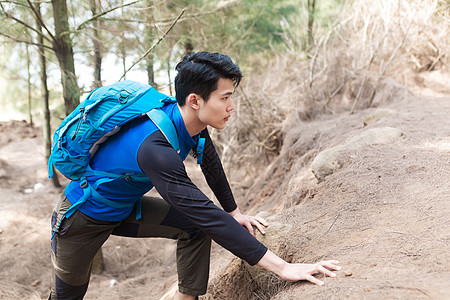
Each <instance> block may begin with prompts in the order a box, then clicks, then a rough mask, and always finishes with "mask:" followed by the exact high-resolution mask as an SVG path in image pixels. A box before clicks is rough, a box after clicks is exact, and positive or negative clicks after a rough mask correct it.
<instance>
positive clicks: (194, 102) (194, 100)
mask: <svg viewBox="0 0 450 300" xmlns="http://www.w3.org/2000/svg"><path fill="white" fill-rule="evenodd" d="M200 99H201V97H200V96H199V95H198V94H195V93H191V94H189V95H188V96H187V97H186V104H187V105H189V106H190V107H192V108H193V109H195V110H198V109H199V108H200V103H199V102H200Z"/></svg>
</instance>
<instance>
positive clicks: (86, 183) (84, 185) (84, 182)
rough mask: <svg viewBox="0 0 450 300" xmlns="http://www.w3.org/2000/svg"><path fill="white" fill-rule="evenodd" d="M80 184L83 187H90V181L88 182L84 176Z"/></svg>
mask: <svg viewBox="0 0 450 300" xmlns="http://www.w3.org/2000/svg"><path fill="white" fill-rule="evenodd" d="M80 186H81V187H82V188H83V189H85V188H87V187H88V182H87V180H86V178H83V179H82V180H81V181H80Z"/></svg>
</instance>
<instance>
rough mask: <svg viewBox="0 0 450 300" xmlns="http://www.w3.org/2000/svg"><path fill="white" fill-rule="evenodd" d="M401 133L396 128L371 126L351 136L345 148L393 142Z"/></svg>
mask: <svg viewBox="0 0 450 300" xmlns="http://www.w3.org/2000/svg"><path fill="white" fill-rule="evenodd" d="M402 135H403V133H402V131H401V130H400V129H397V128H392V127H383V128H373V129H369V130H366V131H364V132H363V133H361V134H359V135H357V136H355V137H354V138H352V139H351V140H350V141H349V142H348V143H347V147H346V148H351V149H355V148H361V147H363V146H365V145H377V144H390V143H393V142H395V141H396V140H397V139H398V138H399V137H401V136H402Z"/></svg>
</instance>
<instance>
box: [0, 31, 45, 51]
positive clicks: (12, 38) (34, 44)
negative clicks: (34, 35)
mask: <svg viewBox="0 0 450 300" xmlns="http://www.w3.org/2000/svg"><path fill="white" fill-rule="evenodd" d="M0 35H2V36H4V37H6V38H8V39H10V40H11V41H13V42H16V43H24V44H28V45H33V46H39V44H36V43H34V42H30V41H26V40H21V39H18V38H15V37H12V36H10V35H8V34H6V33H3V32H0ZM44 48H47V49H49V50H52V51H54V49H53V48H52V47H49V46H46V45H44Z"/></svg>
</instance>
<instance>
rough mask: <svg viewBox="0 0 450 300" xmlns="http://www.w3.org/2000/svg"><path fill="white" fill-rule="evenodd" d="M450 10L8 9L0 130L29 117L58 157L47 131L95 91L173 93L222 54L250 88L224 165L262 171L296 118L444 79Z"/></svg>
mask: <svg viewBox="0 0 450 300" xmlns="http://www.w3.org/2000/svg"><path fill="white" fill-rule="evenodd" d="M185 9H186V10H185ZM184 10H185V11H184ZM449 10H450V9H449V4H448V1H444V0H401V1H390V0H376V1H369V0H362V1H352V0H208V1H207V0H178V1H175V0H155V1H152V0H79V1H73V0H52V1H36V0H0V70H1V72H0V77H1V78H0V87H1V88H0V112H1V115H0V119H8V118H11V117H14V115H15V114H17V113H20V116H19V117H20V118H26V119H27V120H28V121H29V122H30V123H36V124H38V125H41V126H42V127H43V130H44V139H45V140H46V146H45V147H49V146H48V145H49V143H50V141H49V140H50V138H49V136H50V132H51V131H52V130H51V128H50V124H51V125H52V126H53V128H54V127H55V126H57V125H58V124H59V122H60V121H61V120H62V119H63V118H64V117H65V115H67V114H68V113H69V112H70V111H71V110H72V109H73V108H74V107H75V106H76V105H77V104H78V103H79V101H80V99H82V98H83V95H85V93H87V92H89V91H90V90H92V89H93V88H96V87H98V86H101V85H105V84H111V83H114V82H116V81H117V80H119V79H120V78H121V77H123V78H125V79H132V80H137V81H140V82H144V83H149V84H151V85H153V86H155V87H157V88H158V89H159V90H161V91H162V92H165V93H167V94H172V93H173V87H172V83H173V80H174V77H175V75H176V74H175V72H174V67H175V65H176V63H177V62H178V61H179V60H180V59H181V58H182V57H183V56H184V55H186V54H188V53H190V52H192V51H203V50H205V51H211V52H222V53H225V54H227V55H229V56H231V57H232V59H233V60H234V61H235V62H236V63H238V64H239V65H240V67H241V69H242V70H243V72H244V75H245V78H244V81H243V82H242V85H241V87H240V89H239V90H238V93H236V100H235V101H236V103H237V106H236V115H237V116H238V118H233V120H232V122H230V126H228V127H229V128H228V129H227V130H226V131H224V132H221V133H220V135H219V133H218V132H213V134H214V135H215V136H216V141H217V145H218V148H219V150H220V151H221V152H222V155H223V157H224V162H225V164H227V161H228V162H231V161H235V162H236V161H248V160H250V161H253V160H255V159H256V160H258V161H260V162H264V159H263V160H261V159H260V156H261V155H262V157H265V158H267V159H269V160H270V157H273V156H274V155H277V153H278V151H279V149H280V147H281V144H282V130H281V128H282V123H283V120H284V119H285V118H286V115H287V114H288V113H290V112H292V111H295V112H296V113H297V117H298V118H299V119H301V120H308V119H311V118H313V117H314V116H315V115H317V114H320V113H334V112H337V111H339V110H342V109H344V110H348V111H349V112H353V111H354V110H356V109H360V108H364V107H367V106H370V105H374V103H375V104H376V102H377V101H379V99H378V98H377V97H379V95H380V94H379V93H378V90H379V87H380V86H383V85H384V84H385V79H386V78H387V77H390V78H393V79H395V80H396V81H397V82H401V83H403V84H405V83H407V82H409V81H410V79H408V78H409V76H410V74H411V72H410V70H414V71H415V72H424V71H431V70H438V69H445V67H446V65H447V64H446V62H447V61H448V58H447V56H448V55H446V54H447V53H449V51H448V50H449V49H448V45H449V40H448V32H449V20H450V16H449V14H450V13H449ZM180 15H181V17H180ZM177 17H179V19H177ZM175 21H176V22H175ZM171 26H173V27H171ZM161 37H164V38H163V39H161ZM156 44H157V45H156ZM149 49H151V51H150V52H149V53H148V55H144V54H146V53H147V52H148V51H149ZM137 62H138V63H137ZM134 64H135V65H134ZM130 67H132V68H131V70H129V69H130ZM80 96H81V97H80ZM50 118H51V120H50ZM243 149H247V152H246V151H243ZM237 154H239V155H240V159H236V157H235V155H237Z"/></svg>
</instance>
